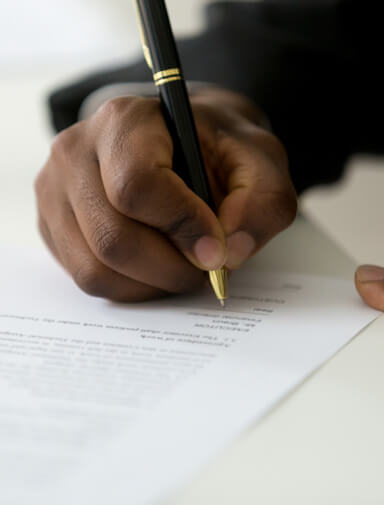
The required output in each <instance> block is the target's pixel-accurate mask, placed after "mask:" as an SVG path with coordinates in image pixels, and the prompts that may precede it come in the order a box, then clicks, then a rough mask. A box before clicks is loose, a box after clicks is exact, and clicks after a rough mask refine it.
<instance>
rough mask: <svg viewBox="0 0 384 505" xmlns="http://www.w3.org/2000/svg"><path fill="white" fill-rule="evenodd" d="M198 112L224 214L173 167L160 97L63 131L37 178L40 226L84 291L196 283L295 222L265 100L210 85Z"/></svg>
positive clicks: (184, 287) (114, 107)
mask: <svg viewBox="0 0 384 505" xmlns="http://www.w3.org/2000/svg"><path fill="white" fill-rule="evenodd" d="M193 112H194V116H195V120H196V125H197V129H198V133H199V139H200V143H201V147H202V152H203V156H204V161H205V165H206V170H207V174H208V178H209V181H210V185H211V189H212V192H213V195H214V199H215V201H216V205H217V216H216V215H215V214H214V213H213V212H212V211H211V209H210V208H209V207H208V206H207V205H206V204H205V203H204V202H203V201H202V200H201V199H200V198H198V197H197V196H196V195H195V194H194V193H193V192H192V191H191V190H190V189H188V187H187V186H186V185H185V184H184V182H183V181H182V180H181V179H180V178H179V177H178V176H177V175H176V173H175V172H174V171H173V170H172V156H173V145H172V140H171V138H170V135H169V133H168V130H167V128H166V125H165V123H164V120H163V117H162V114H161V110H160V102H159V100H158V99H154V98H153V99H152V98H136V97H124V98H118V99H113V100H111V101H109V102H107V103H105V104H104V105H103V106H102V107H100V109H99V110H98V111H97V112H96V113H95V114H94V115H93V116H92V117H90V118H89V119H87V120H85V121H82V122H79V123H76V124H75V125H73V126H72V127H70V128H68V129H67V130H65V131H63V132H62V133H60V134H59V135H58V136H57V137H56V138H55V140H54V142H53V145H52V151H51V154H50V157H49V159H48V161H47V163H46V164H45V166H44V167H43V169H42V171H41V172H40V174H39V176H38V178H37V180H36V193H37V200H38V209H39V227H40V231H41V233H42V236H43V237H44V239H45V242H46V243H47V245H48V247H49V248H50V250H51V251H52V253H53V254H54V255H55V256H56V258H57V259H58V260H59V262H60V263H61V264H62V265H63V266H64V268H65V269H66V270H67V271H68V272H69V273H70V274H71V275H72V277H73V279H74V280H75V282H76V283H77V284H78V285H79V286H80V288H81V289H83V290H84V291H85V292H87V293H89V294H91V295H94V296H100V297H105V298H109V299H112V300H117V301H142V300H147V299H151V298H155V297H159V296H162V295H164V294H166V293H182V292H186V291H190V290H194V289H196V288H198V287H199V286H201V285H202V284H203V283H204V279H205V275H204V271H205V270H213V269H217V268H219V267H222V266H223V265H227V266H228V267H229V268H231V269H233V268H238V267H239V266H240V265H241V264H242V263H243V262H244V261H246V260H247V259H248V258H249V257H250V256H252V255H253V254H255V253H256V252H257V251H258V250H259V249H260V248H261V247H262V246H263V245H264V244H266V243H267V242H268V240H270V239H271V238H272V237H273V236H274V235H276V234H277V233H278V232H280V231H281V230H283V229H284V228H286V227H287V226H288V225H289V224H290V223H291V222H292V220H293V219H294V217H295V215H296V194H295V190H294V188H293V185H292V183H291V180H290V176H289V172H288V168H287V159H286V155H285V151H284V149H283V147H282V145H281V143H280V142H279V141H278V140H277V139H276V137H274V136H273V135H272V134H271V133H269V132H268V131H267V130H266V129H264V128H263V127H261V126H259V124H260V121H259V113H258V111H257V109H256V107H255V106H254V105H253V104H252V103H251V102H249V101H248V100H247V99H245V98H243V97H241V96H240V95H237V94H234V93H232V92H227V91H223V90H216V89H213V90H212V89H211V90H210V91H207V92H202V93H200V94H199V95H196V96H195V97H194V98H193Z"/></svg>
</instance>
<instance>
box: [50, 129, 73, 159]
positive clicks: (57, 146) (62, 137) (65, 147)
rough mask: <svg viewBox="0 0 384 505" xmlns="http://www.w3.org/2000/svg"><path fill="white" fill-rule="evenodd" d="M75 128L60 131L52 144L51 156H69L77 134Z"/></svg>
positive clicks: (54, 157)
mask: <svg viewBox="0 0 384 505" xmlns="http://www.w3.org/2000/svg"><path fill="white" fill-rule="evenodd" d="M75 131H76V130H75V128H73V127H70V128H67V129H66V130H63V131H61V132H60V133H58V134H57V135H56V136H55V138H54V139H53V141H52V144H51V158H53V159H56V158H62V157H67V156H68V153H69V152H71V150H72V149H73V147H74V145H75V143H76V138H77V135H76V133H75Z"/></svg>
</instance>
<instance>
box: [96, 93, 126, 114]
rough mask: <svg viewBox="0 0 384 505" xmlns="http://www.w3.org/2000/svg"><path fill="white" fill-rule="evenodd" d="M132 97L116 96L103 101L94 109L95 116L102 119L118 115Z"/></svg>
mask: <svg viewBox="0 0 384 505" xmlns="http://www.w3.org/2000/svg"><path fill="white" fill-rule="evenodd" d="M131 100H132V98H130V97H118V98H112V99H111V100H107V101H106V102H104V103H103V104H102V105H100V107H99V108H98V109H97V111H96V116H97V117H99V118H100V119H102V120H105V119H110V118H115V117H119V116H120V115H121V114H122V113H123V112H124V111H125V110H126V109H127V106H128V105H129V103H130V101H131Z"/></svg>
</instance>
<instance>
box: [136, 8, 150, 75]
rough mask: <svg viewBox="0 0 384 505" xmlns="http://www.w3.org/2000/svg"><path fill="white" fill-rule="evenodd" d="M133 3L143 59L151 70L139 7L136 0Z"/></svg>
mask: <svg viewBox="0 0 384 505" xmlns="http://www.w3.org/2000/svg"><path fill="white" fill-rule="evenodd" d="M134 4H135V7H136V11H137V18H138V21H139V31H140V36H141V45H142V46H143V52H144V58H145V61H146V62H147V65H148V67H149V68H150V69H151V70H153V64H152V58H151V51H150V50H149V47H148V44H147V39H146V37H145V33H144V28H143V22H142V20H141V15H140V9H139V4H138V2H137V0H134Z"/></svg>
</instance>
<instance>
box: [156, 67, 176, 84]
mask: <svg viewBox="0 0 384 505" xmlns="http://www.w3.org/2000/svg"><path fill="white" fill-rule="evenodd" d="M179 75H180V76H181V69H180V68H177V67H176V68H168V69H166V70H161V71H160V72H156V73H155V74H153V78H154V79H155V81H158V80H159V79H164V78H166V77H173V76H175V77H176V76H179Z"/></svg>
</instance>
